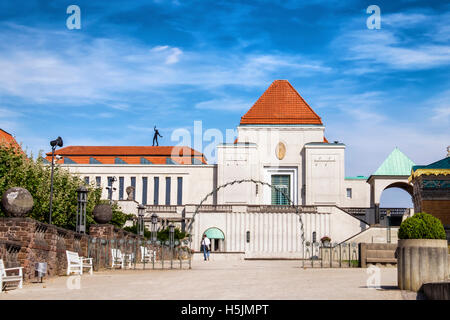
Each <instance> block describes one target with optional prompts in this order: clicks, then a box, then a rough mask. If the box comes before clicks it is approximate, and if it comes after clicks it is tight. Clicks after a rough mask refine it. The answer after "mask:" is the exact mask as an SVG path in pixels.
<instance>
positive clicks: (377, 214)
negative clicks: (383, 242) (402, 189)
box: [375, 203, 380, 224]
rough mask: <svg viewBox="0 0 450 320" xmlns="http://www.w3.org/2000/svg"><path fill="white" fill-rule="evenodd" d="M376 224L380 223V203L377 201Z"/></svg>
mask: <svg viewBox="0 0 450 320" xmlns="http://www.w3.org/2000/svg"><path fill="white" fill-rule="evenodd" d="M375 224H380V204H379V203H375Z"/></svg>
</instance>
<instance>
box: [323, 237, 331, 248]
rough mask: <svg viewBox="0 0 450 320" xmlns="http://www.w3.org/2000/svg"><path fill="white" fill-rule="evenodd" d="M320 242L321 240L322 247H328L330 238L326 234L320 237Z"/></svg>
mask: <svg viewBox="0 0 450 320" xmlns="http://www.w3.org/2000/svg"><path fill="white" fill-rule="evenodd" d="M320 242H322V244H323V246H324V247H329V246H330V242H331V238H330V237H328V236H324V237H322V238H321V239H320Z"/></svg>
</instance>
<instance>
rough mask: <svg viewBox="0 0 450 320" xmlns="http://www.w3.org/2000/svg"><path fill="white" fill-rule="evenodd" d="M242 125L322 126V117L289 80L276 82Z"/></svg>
mask: <svg viewBox="0 0 450 320" xmlns="http://www.w3.org/2000/svg"><path fill="white" fill-rule="evenodd" d="M241 124H319V125H321V124H322V120H321V119H320V117H319V116H318V115H317V114H316V113H315V112H314V111H313V109H312V108H311V107H310V106H309V105H308V103H306V101H305V100H303V98H302V97H301V96H300V94H299V93H298V92H297V91H296V90H295V89H294V87H293V86H292V85H291V84H290V83H289V81H287V80H275V81H274V82H272V84H271V85H270V87H269V88H268V89H267V90H266V91H265V92H264V93H263V95H262V96H261V97H260V98H259V99H258V101H256V102H255V104H254V105H253V107H251V108H250V110H248V111H247V113H246V114H245V115H244V116H243V117H242V118H241Z"/></svg>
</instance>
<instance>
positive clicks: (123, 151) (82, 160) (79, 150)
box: [46, 146, 207, 164]
mask: <svg viewBox="0 0 450 320" xmlns="http://www.w3.org/2000/svg"><path fill="white" fill-rule="evenodd" d="M176 148H177V149H176ZM55 154H56V155H60V156H62V157H63V158H62V159H60V160H58V161H56V163H64V157H66V158H68V159H70V160H72V161H74V162H75V163H77V164H89V163H90V158H94V159H96V160H97V161H99V162H100V163H102V164H114V163H115V160H116V158H120V159H121V160H123V161H124V162H126V163H127V164H140V163H141V158H145V159H147V160H149V161H150V162H151V163H152V164H166V161H167V158H171V159H172V160H173V161H175V162H176V163H179V164H192V158H194V159H197V160H199V161H201V162H202V163H204V164H206V163H207V162H206V159H205V157H204V156H203V154H202V153H200V152H198V151H196V150H194V149H192V148H189V147H185V146H180V147H174V146H131V147H127V146H68V147H64V148H61V149H57V150H56V151H55ZM51 156H52V153H51V152H49V153H47V157H46V159H47V160H48V161H50V162H51Z"/></svg>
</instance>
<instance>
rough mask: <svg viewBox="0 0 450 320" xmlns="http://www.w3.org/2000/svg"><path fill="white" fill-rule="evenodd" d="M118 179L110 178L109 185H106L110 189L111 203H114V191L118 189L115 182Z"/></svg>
mask: <svg viewBox="0 0 450 320" xmlns="http://www.w3.org/2000/svg"><path fill="white" fill-rule="evenodd" d="M116 181H117V178H116V177H109V178H108V186H107V187H106V189H107V190H108V198H109V204H112V198H113V192H114V191H116V188H114V187H113V185H114V182H116Z"/></svg>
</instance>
